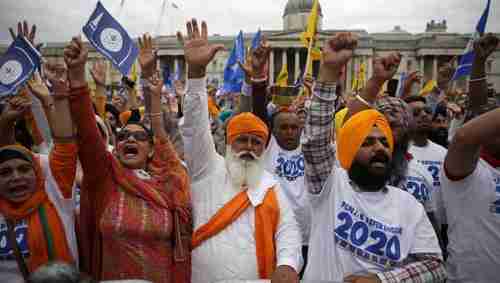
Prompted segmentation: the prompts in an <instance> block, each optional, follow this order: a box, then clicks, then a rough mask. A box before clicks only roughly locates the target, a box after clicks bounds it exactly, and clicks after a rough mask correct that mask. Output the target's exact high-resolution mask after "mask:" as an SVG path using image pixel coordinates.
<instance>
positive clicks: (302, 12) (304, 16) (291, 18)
mask: <svg viewBox="0 0 500 283" xmlns="http://www.w3.org/2000/svg"><path fill="white" fill-rule="evenodd" d="M313 5H314V0H288V2H287V3H286V6H285V13H284V14H283V30H285V31H288V30H303V29H305V27H306V26H307V23H308V19H309V13H310V12H311V10H312V7H313ZM322 26H323V12H322V11H321V4H320V5H319V19H318V29H321V27H322Z"/></svg>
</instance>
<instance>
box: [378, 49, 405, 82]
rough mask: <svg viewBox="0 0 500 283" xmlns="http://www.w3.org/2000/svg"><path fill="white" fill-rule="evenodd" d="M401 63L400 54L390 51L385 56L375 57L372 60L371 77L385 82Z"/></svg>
mask: <svg viewBox="0 0 500 283" xmlns="http://www.w3.org/2000/svg"><path fill="white" fill-rule="evenodd" d="M399 63H401V54H399V53H391V54H390V55H389V56H387V57H376V58H375V59H374V60H373V78H374V79H375V80H377V81H379V82H382V83H383V82H386V81H388V80H390V79H392V77H394V75H395V74H396V72H397V71H398V68H399Z"/></svg>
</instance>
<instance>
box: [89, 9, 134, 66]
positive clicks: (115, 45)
mask: <svg viewBox="0 0 500 283" xmlns="http://www.w3.org/2000/svg"><path fill="white" fill-rule="evenodd" d="M83 33H84V34H85V36H86V37H87V38H88V39H89V41H90V44H92V46H94V48H95V49H97V51H99V52H100V53H101V54H102V55H104V57H106V58H107V59H109V60H110V61H111V62H112V63H113V65H114V66H115V68H117V69H118V70H120V73H122V75H124V76H127V75H128V74H129V72H130V69H131V68H132V65H133V64H134V62H135V60H136V58H137V56H138V55H139V50H138V48H137V45H136V44H135V43H134V42H133V41H132V39H131V38H130V36H129V35H128V33H127V31H126V30H125V29H124V28H123V27H122V26H121V25H120V23H118V22H117V21H116V20H115V19H114V18H113V16H111V14H110V13H109V12H108V11H107V10H106V9H105V8H104V6H103V5H102V4H101V2H97V6H96V8H95V10H94V12H93V13H92V15H91V16H90V19H89V21H88V22H87V24H86V25H85V26H84V27H83Z"/></svg>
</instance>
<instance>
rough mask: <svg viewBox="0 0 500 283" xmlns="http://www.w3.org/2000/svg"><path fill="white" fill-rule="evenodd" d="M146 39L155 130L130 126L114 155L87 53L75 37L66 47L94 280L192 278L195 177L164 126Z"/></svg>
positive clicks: (84, 236) (86, 246)
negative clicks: (93, 92) (97, 107)
mask: <svg viewBox="0 0 500 283" xmlns="http://www.w3.org/2000/svg"><path fill="white" fill-rule="evenodd" d="M144 43H145V44H142V45H141V57H142V58H140V62H141V69H142V70H143V71H142V76H143V80H144V81H146V80H147V81H148V83H145V85H143V89H144V93H145V95H150V97H151V108H150V113H148V114H149V116H150V118H151V124H152V131H151V130H150V129H149V128H148V127H145V126H144V125H143V124H141V123H139V122H131V123H128V124H126V125H125V126H123V127H122V129H121V130H120V131H119V132H118V134H117V142H116V146H115V148H114V150H113V152H112V153H111V152H108V151H107V150H106V145H105V142H104V141H103V139H102V137H101V136H100V134H99V131H98V129H97V127H96V121H95V115H94V112H93V109H92V102H91V98H90V96H89V89H88V86H87V82H86V80H85V64H86V61H87V54H88V51H87V49H86V47H85V46H84V44H83V43H82V41H81V39H80V38H73V40H72V42H71V43H70V44H69V45H68V46H67V47H66V49H65V52H64V55H65V61H66V64H67V65H68V68H69V72H68V73H69V81H70V88H71V91H70V92H71V99H70V100H71V103H70V104H71V115H72V117H73V120H74V121H75V124H76V125H77V127H76V128H77V130H78V145H79V158H80V162H81V164H82V169H83V174H84V176H83V183H82V191H81V203H80V216H81V217H80V220H81V223H80V236H81V237H80V240H81V241H80V247H81V254H82V257H81V258H82V261H83V262H82V265H81V267H82V270H83V271H84V272H87V273H89V274H90V275H91V276H92V277H93V278H94V279H96V280H124V279H142V280H147V281H151V282H155V283H163V282H165V283H167V282H168V283H173V282H181V283H182V282H190V276H191V257H190V249H189V244H190V241H191V229H192V224H191V223H192V222H191V221H192V220H191V207H190V195H189V180H188V177H187V172H186V170H185V168H184V167H183V166H182V163H181V161H180V159H179V158H178V156H177V153H176V152H175V149H174V147H173V146H172V144H171V143H170V141H169V139H168V137H167V134H166V132H165V129H164V127H163V119H162V115H163V114H162V109H161V101H160V99H161V97H160V96H161V87H162V82H161V80H159V79H158V78H156V79H153V73H154V72H147V66H143V62H144V56H145V55H153V52H152V48H151V46H152V45H151V39H150V38H149V37H147V38H145V40H144ZM146 57H148V56H146ZM149 58H150V59H151V60H156V59H155V58H154V56H150V57H149ZM151 66H152V65H151ZM148 74H149V75H148Z"/></svg>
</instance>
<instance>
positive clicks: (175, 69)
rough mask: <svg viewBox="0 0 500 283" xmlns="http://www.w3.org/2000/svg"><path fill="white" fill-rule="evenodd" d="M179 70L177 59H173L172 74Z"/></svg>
mask: <svg viewBox="0 0 500 283" xmlns="http://www.w3.org/2000/svg"><path fill="white" fill-rule="evenodd" d="M178 70H179V59H177V57H174V74H177V72H178Z"/></svg>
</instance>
